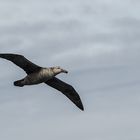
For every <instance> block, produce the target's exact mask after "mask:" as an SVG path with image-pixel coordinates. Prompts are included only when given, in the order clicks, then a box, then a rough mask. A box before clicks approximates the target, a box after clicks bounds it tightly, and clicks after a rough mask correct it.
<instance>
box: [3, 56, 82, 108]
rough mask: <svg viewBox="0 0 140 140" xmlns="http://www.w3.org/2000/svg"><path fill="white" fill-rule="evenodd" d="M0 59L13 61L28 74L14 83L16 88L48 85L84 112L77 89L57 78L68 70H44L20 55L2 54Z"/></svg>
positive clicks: (52, 68) (53, 68)
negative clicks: (41, 84)
mask: <svg viewBox="0 0 140 140" xmlns="http://www.w3.org/2000/svg"><path fill="white" fill-rule="evenodd" d="M0 57H1V58H4V59H7V60H10V61H12V62H13V63H14V64H16V65H17V66H19V67H20V68H22V69H23V70H24V71H25V72H26V73H27V76H26V77H25V78H23V79H21V80H18V81H15V82H14V85H15V86H19V87H23V86H25V85H35V84H40V83H46V84H47V85H49V86H51V87H53V88H55V89H57V90H59V91H60V92H62V93H63V94H64V95H66V96H67V97H68V98H69V99H70V100H71V101H72V102H73V103H74V104H75V105H76V106H77V107H79V108H80V109H81V110H84V107H83V104H82V102H81V99H80V96H79V95H78V93H77V92H76V91H75V89H74V88H73V87H72V86H71V85H69V84H67V83H65V82H63V81H61V80H59V79H58V78H56V77H55V76H56V75H57V74H60V73H68V72H67V71H66V70H64V69H62V68H60V67H50V68H43V67H40V66H37V65H35V64H33V63H32V62H30V61H29V60H28V59H26V58H25V57H24V56H22V55H18V54H0Z"/></svg>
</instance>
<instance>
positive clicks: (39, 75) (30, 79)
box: [19, 68, 55, 87]
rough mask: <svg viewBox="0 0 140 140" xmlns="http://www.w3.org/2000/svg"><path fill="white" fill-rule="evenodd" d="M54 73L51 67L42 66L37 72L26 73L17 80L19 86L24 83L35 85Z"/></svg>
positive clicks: (49, 77) (46, 79)
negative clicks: (22, 77)
mask: <svg viewBox="0 0 140 140" xmlns="http://www.w3.org/2000/svg"><path fill="white" fill-rule="evenodd" d="M54 76H55V74H54V72H53V71H52V69H51V68H42V69H41V70H40V71H38V72H34V73H31V74H29V75H27V76H26V77H25V78H24V79H22V80H19V86H21V87H22V86H25V85H36V84H40V83H44V82H46V81H48V80H49V79H51V78H52V77H54Z"/></svg>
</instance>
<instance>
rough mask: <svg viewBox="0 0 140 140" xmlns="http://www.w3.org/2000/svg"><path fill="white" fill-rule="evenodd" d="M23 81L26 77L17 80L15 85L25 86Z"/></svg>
mask: <svg viewBox="0 0 140 140" xmlns="http://www.w3.org/2000/svg"><path fill="white" fill-rule="evenodd" d="M23 81H24V79H22V80H18V81H15V82H14V86H18V87H23V86H24V84H23Z"/></svg>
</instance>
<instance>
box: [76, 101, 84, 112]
mask: <svg viewBox="0 0 140 140" xmlns="http://www.w3.org/2000/svg"><path fill="white" fill-rule="evenodd" d="M76 106H77V107H78V108H79V109H80V110H81V111H84V106H83V104H82V102H81V100H80V101H79V102H78V103H77V104H76Z"/></svg>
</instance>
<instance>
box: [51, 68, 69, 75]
mask: <svg viewBox="0 0 140 140" xmlns="http://www.w3.org/2000/svg"><path fill="white" fill-rule="evenodd" d="M51 69H52V71H53V73H54V74H55V75H57V74H59V73H68V71H67V70H65V69H62V68H61V67H59V66H57V67H51Z"/></svg>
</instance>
